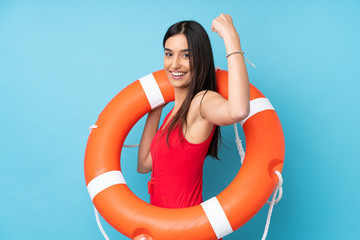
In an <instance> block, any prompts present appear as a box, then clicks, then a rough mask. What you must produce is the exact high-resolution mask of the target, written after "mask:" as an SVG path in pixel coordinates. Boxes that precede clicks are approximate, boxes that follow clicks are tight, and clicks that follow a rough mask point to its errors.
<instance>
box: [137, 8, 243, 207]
mask: <svg viewBox="0 0 360 240" xmlns="http://www.w3.org/2000/svg"><path fill="white" fill-rule="evenodd" d="M211 31H213V32H216V33H217V34H218V35H219V36H220V37H221V38H222V39H223V40H224V44H225V48H226V52H227V56H226V57H227V59H228V81H229V96H228V100H226V99H224V98H223V97H222V96H221V95H220V94H219V93H217V92H216V80H215V68H214V61H213V56H212V50H211V45H210V41H209V38H208V35H207V34H206V31H205V30H204V29H203V27H202V26H201V25H200V24H198V23H197V22H194V21H182V22H178V23H175V24H174V25H172V26H171V27H170V28H169V29H168V31H167V33H166V34H165V37H164V41H163V46H164V51H165V55H164V68H165V72H166V75H167V77H168V79H169V81H170V84H171V85H172V86H173V87H174V91H175V104H174V108H173V109H172V110H171V112H170V113H169V114H168V115H167V116H166V118H165V120H164V123H163V124H162V126H161V127H160V128H158V126H159V121H160V116H161V112H162V107H159V108H157V109H154V110H152V111H151V112H149V114H148V117H147V120H146V124H145V128H144V132H143V135H142V138H141V141H140V146H139V152H138V172H140V173H147V172H150V171H152V179H151V181H150V182H149V193H150V203H151V204H153V205H156V206H160V207H166V208H182V207H190V206H194V205H197V204H200V203H201V202H202V168H203V163H204V159H205V157H206V156H212V157H215V158H217V154H218V140H219V137H220V130H219V126H225V125H230V124H233V123H236V122H239V121H241V120H242V119H244V118H246V116H247V115H248V113H249V101H250V96H249V94H250V93H249V80H248V74H247V70H246V66H245V63H244V58H243V56H242V54H241V53H242V51H241V45H240V38H239V35H238V33H237V31H236V29H235V27H234V25H233V22H232V19H231V16H230V15H225V14H221V15H220V16H219V17H217V18H216V19H214V20H213V22H212V26H211Z"/></svg>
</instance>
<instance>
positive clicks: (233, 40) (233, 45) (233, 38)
mask: <svg viewBox="0 0 360 240" xmlns="http://www.w3.org/2000/svg"><path fill="white" fill-rule="evenodd" d="M224 44H225V49H226V53H227V54H228V53H231V52H236V51H242V50H241V44H240V38H239V35H238V34H237V33H236V35H234V34H232V35H229V36H227V37H224Z"/></svg>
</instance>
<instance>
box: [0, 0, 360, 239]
mask: <svg viewBox="0 0 360 240" xmlns="http://www.w3.org/2000/svg"><path fill="white" fill-rule="evenodd" d="M222 12H223V13H229V14H231V15H232V17H233V21H234V23H235V25H236V28H237V30H238V32H239V35H240V38H241V43H242V48H243V50H244V51H245V54H246V57H248V58H249V59H250V60H251V61H252V62H254V63H255V64H256V66H257V68H256V69H254V68H252V67H251V66H250V65H248V72H249V76H250V81H251V82H252V83H253V84H254V85H255V86H256V87H258V88H259V89H260V90H261V91H262V92H263V93H264V94H265V95H266V96H267V97H268V98H269V99H270V101H271V102H272V104H273V105H274V107H275V108H276V110H277V112H278V115H279V117H280V120H281V122H282V125H283V129H284V134H285V140H286V156H285V165H284V171H283V177H284V181H285V182H284V196H283V199H282V200H281V202H280V203H279V204H278V205H276V206H275V209H274V213H273V217H272V221H271V226H270V231H269V235H268V239H354V238H356V236H357V235H358V225H359V223H360V222H359V216H360V208H359V204H358V202H359V200H358V199H359V197H360V187H359V185H360V184H359V180H360V179H359V170H360V169H359V168H360V164H359V158H358V154H357V149H358V144H359V140H358V136H359V134H360V130H359V127H358V123H359V120H360V111H359V106H358V105H359V104H358V103H359V100H358V92H359V90H360V83H359V75H360V72H359V67H358V64H359V60H358V56H359V54H360V51H359V43H360V33H359V23H360V15H359V12H360V2H359V1H356V0H353V1H351V0H343V1H340V0H339V1H329V0H328V1H316V0H315V1H301V2H300V1H291V2H290V1H285V0H284V1H238V0H236V1H235V0H234V1H188V0H183V1H126V2H125V1H124V2H122V1H16V0H15V1H7V0H1V1H0V91H1V95H0V109H1V117H0V126H1V130H0V136H1V138H0V139H1V146H0V163H1V164H0V169H1V174H0V192H1V194H0V206H1V210H0V238H1V239H102V236H101V233H100V231H99V230H98V228H97V226H96V222H95V217H94V214H93V209H92V204H91V201H90V198H89V196H88V193H87V190H86V186H85V181H84V176H83V156H84V151H85V146H86V142H87V137H88V127H89V126H90V125H92V124H94V123H95V121H96V119H97V116H98V114H99V113H100V112H101V110H102V109H103V108H104V107H105V105H106V104H107V103H108V102H109V101H110V100H111V99H112V98H113V97H114V96H115V95H116V94H117V93H118V92H119V91H120V90H121V89H123V88H124V87H126V86H127V85H129V84H130V83H131V82H133V81H135V80H136V79H138V78H139V77H142V76H144V75H147V74H148V73H150V72H153V71H156V70H159V69H161V68H162V67H163V66H162V61H163V49H162V38H163V35H164V33H165V31H166V29H167V28H168V27H169V26H170V25H171V24H173V23H175V22H176V21H180V20H184V19H193V20H196V21H198V22H200V23H201V24H202V25H203V26H204V27H205V29H206V30H207V31H208V33H209V35H210V38H211V42H212V45H213V51H214V57H215V62H216V65H217V66H220V67H222V68H223V69H226V68H227V66H226V59H225V57H224V55H225V48H224V45H223V42H222V39H220V38H219V37H218V36H217V35H216V34H215V33H212V32H211V31H210V26H211V21H212V20H213V19H214V18H215V17H217V16H218V15H219V14H220V13H222ZM143 125H144V119H142V120H141V121H140V122H139V123H138V124H137V125H135V127H134V128H133V130H132V131H131V132H130V134H129V136H128V138H127V140H126V143H127V144H134V143H138V142H139V135H140V134H141V132H142V127H143ZM222 131H223V138H224V140H225V144H226V146H227V147H223V148H222V150H221V158H222V161H221V162H219V161H215V160H212V159H208V160H207V161H206V166H205V176H204V182H205V183H204V184H205V186H204V197H205V199H207V198H210V197H212V196H214V195H217V194H218V193H219V192H221V191H222V190H223V189H224V188H225V187H226V186H227V185H228V184H229V183H230V182H231V181H232V179H233V177H234V176H235V174H236V173H237V171H238V168H239V166H240V164H239V159H238V155H237V153H236V148H235V144H234V141H233V140H234V134H233V132H232V127H231V126H230V127H224V128H223V129H222ZM136 154H137V149H124V150H123V153H122V169H123V172H124V176H125V179H126V181H127V183H128V185H129V187H130V188H131V189H132V190H133V191H134V193H135V194H136V195H137V196H139V197H140V198H142V199H144V200H148V195H147V188H146V182H147V180H148V177H149V175H141V174H138V173H136V161H137V160H136ZM267 210H268V206H265V207H264V208H263V209H262V210H261V211H260V212H259V213H258V214H257V215H256V216H255V217H254V218H253V219H251V220H250V221H249V222H248V223H247V224H246V225H245V226H244V227H242V228H241V229H239V230H237V231H236V232H234V233H233V234H231V235H229V236H227V237H225V239H227V240H230V239H260V238H261V236H262V232H263V229H264V226H265V219H266V214H267ZM102 222H103V224H104V228H105V230H106V231H107V233H108V234H109V236H110V239H126V238H125V237H123V236H122V235H121V234H120V233H118V232H116V231H115V230H113V229H112V228H111V227H110V226H109V225H108V224H106V223H105V222H104V221H103V220H102Z"/></svg>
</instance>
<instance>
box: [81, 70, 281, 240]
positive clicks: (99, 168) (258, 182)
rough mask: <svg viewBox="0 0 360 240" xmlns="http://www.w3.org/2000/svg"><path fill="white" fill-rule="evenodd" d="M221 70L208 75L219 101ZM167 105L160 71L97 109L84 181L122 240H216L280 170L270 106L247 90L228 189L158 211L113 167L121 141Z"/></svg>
mask: <svg viewBox="0 0 360 240" xmlns="http://www.w3.org/2000/svg"><path fill="white" fill-rule="evenodd" d="M227 78H228V74H227V71H223V70H220V71H216V79H217V88H218V92H219V93H220V94H221V95H222V96H224V97H225V98H227V95H228V81H227ZM173 100H174V90H173V88H172V86H171V85H170V83H169V82H168V79H167V77H166V74H165V71H164V70H160V71H157V72H154V73H152V74H149V75H147V76H145V77H143V78H140V79H139V80H137V81H135V82H133V83H132V84H130V85H129V86H128V87H126V88H125V89H124V90H122V91H121V92H120V93H118V94H117V95H116V96H115V97H114V98H113V99H112V100H111V101H110V103H109V104H108V105H107V106H106V107H105V108H104V110H103V111H102V112H101V114H100V115H99V118H98V120H97V122H96V125H97V128H96V129H94V130H93V131H92V132H91V134H90V136H89V139H88V142H87V146H86V151H85V163H84V165H85V166H84V167H85V180H86V185H87V188H88V191H89V194H90V196H91V199H92V201H93V204H94V205H95V207H96V208H97V210H98V211H99V212H100V214H101V215H102V217H103V218H104V219H105V220H106V221H107V222H108V223H109V224H110V225H112V226H113V227H114V228H115V229H117V230H118V231H119V232H121V233H122V234H124V235H125V236H127V237H129V238H134V237H135V236H137V235H139V234H147V235H149V236H151V237H152V238H153V239H156V240H159V239H160V240H165V239H173V240H176V239H187V240H208V239H218V238H221V237H224V236H226V235H227V234H229V233H231V232H233V231H235V230H236V229H238V228H239V227H241V226H242V225H243V224H245V223H246V222H247V221H248V220H250V219H251V218H252V217H253V216H254V215H255V214H256V213H257V212H258V211H259V210H260V209H261V207H262V206H263V205H264V204H265V203H266V201H267V200H268V198H269V197H270V196H271V194H272V192H273V190H274V188H275V186H276V183H277V181H278V177H277V175H276V174H275V173H274V171H275V170H277V171H280V172H281V170H282V167H283V162H284V155H285V143H284V136H283V131H282V127H281V124H280V120H279V118H278V116H277V114H276V112H275V111H274V109H273V107H272V105H271V103H270V102H269V101H268V100H267V99H266V98H265V97H264V95H263V94H262V93H261V92H260V91H259V90H258V89H256V88H255V87H254V86H253V85H251V86H250V100H251V102H250V114H249V116H248V117H247V118H246V119H244V120H243V121H242V122H241V124H242V125H243V129H244V133H245V138H246V155H245V160H244V163H243V165H242V167H241V168H240V170H239V172H238V174H237V175H236V177H235V178H234V180H233V181H232V182H231V184H230V185H229V186H228V187H227V188H226V189H225V190H223V191H222V192H221V193H220V194H219V195H218V196H216V197H213V198H211V199H209V200H207V201H205V202H203V203H202V204H200V205H197V206H194V207H189V208H182V209H166V208H160V207H156V206H152V205H150V204H149V203H146V202H144V201H142V200H141V199H139V198H138V197H137V196H135V195H134V194H133V193H132V192H131V190H130V189H129V188H128V187H127V185H126V183H125V180H124V178H123V175H122V173H121V167H120V160H119V159H120V156H121V150H122V146H123V144H124V141H125V138H126V136H127V134H128V133H129V131H130V130H131V128H132V127H133V126H134V125H135V123H136V122H137V121H138V120H139V119H140V118H141V117H143V116H144V115H145V114H146V113H148V112H149V111H150V110H151V109H153V108H156V107H158V106H160V105H161V104H163V103H165V102H171V101H173Z"/></svg>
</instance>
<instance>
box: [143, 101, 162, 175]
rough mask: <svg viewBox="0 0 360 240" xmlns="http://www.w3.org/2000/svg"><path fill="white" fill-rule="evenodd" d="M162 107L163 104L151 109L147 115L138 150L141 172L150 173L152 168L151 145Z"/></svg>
mask: <svg viewBox="0 0 360 240" xmlns="http://www.w3.org/2000/svg"><path fill="white" fill-rule="evenodd" d="M162 109H163V106H161V107H158V108H156V109H154V110H152V111H150V112H149V114H148V116H147V119H146V123H145V127H144V131H143V134H142V136H141V140H140V145H139V151H138V165H137V171H138V172H139V173H148V172H150V171H151V170H152V159H151V154H150V145H151V141H152V139H153V138H154V136H155V134H156V132H157V130H158V127H159V122H160V117H161V112H162Z"/></svg>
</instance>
